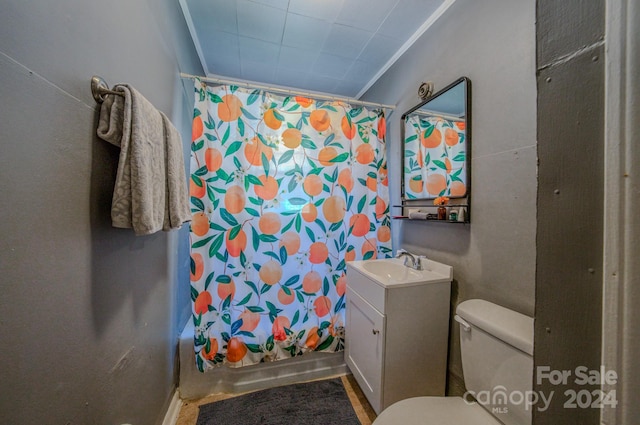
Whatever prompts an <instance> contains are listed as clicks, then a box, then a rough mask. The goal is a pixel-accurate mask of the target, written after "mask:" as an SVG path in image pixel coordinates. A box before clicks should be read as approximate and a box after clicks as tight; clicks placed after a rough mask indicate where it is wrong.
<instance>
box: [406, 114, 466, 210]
mask: <svg viewBox="0 0 640 425" xmlns="http://www.w3.org/2000/svg"><path fill="white" fill-rule="evenodd" d="M404 124H405V139H404V168H403V172H404V179H405V182H404V192H405V196H406V197H407V198H408V199H433V198H436V197H438V196H451V197H454V198H456V197H458V198H459V197H461V196H465V195H466V193H467V185H466V182H467V175H466V170H467V164H466V161H467V160H468V159H467V155H466V154H465V151H466V149H467V143H466V140H465V122H464V120H456V121H453V120H448V119H444V118H441V117H439V116H435V115H434V116H427V117H424V116H420V115H408V116H407V117H406V118H405V123H404Z"/></svg>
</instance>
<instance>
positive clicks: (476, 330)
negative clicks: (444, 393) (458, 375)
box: [455, 300, 535, 425]
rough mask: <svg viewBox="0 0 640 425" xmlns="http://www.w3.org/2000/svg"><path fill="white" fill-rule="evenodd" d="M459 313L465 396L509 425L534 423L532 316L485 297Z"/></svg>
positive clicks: (466, 303) (469, 302) (464, 305)
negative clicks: (532, 411)
mask: <svg viewBox="0 0 640 425" xmlns="http://www.w3.org/2000/svg"><path fill="white" fill-rule="evenodd" d="M456 313H457V314H456V317H455V320H456V321H457V322H459V323H460V347H461V352H462V370H463V374H464V382H465V386H466V388H467V393H465V397H464V398H465V400H468V401H469V402H472V401H473V399H475V400H477V402H478V403H480V404H482V405H483V407H485V408H486V409H487V410H488V411H489V413H491V414H492V415H494V416H495V417H496V418H497V419H498V420H500V421H501V422H502V423H504V424H505V425H529V424H531V410H532V409H533V408H535V406H532V405H531V403H530V402H531V401H532V400H533V397H534V396H533V395H532V392H531V390H532V386H533V318H531V317H528V316H525V315H524V314H521V313H517V312H515V311H512V310H509V309H507V308H504V307H501V306H499V305H496V304H493V303H490V302H488V301H484V300H467V301H464V302H462V303H460V305H458V308H457V310H456Z"/></svg>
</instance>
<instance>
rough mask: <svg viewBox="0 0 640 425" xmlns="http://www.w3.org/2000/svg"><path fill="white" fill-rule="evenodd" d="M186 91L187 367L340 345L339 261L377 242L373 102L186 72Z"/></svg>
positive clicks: (386, 251)
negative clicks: (191, 83) (189, 106)
mask: <svg viewBox="0 0 640 425" xmlns="http://www.w3.org/2000/svg"><path fill="white" fill-rule="evenodd" d="M195 92H196V96H195V97H196V102H195V108H194V118H193V134H192V136H193V137H192V145H191V180H190V196H191V211H192V214H193V217H192V222H191V233H190V238H191V239H190V243H191V298H192V300H193V320H194V324H195V351H196V361H197V365H198V368H199V370H201V371H204V370H206V369H208V368H211V367H213V366H214V365H217V364H222V363H227V364H228V365H229V366H231V367H240V366H246V365H251V364H255V363H260V362H268V361H274V360H280V359H285V358H290V357H294V356H298V355H301V354H304V353H306V352H309V351H329V352H334V351H340V350H342V349H343V346H344V328H343V326H344V310H345V299H344V298H345V290H346V278H345V272H346V261H349V260H354V259H368V258H373V257H377V256H389V255H390V252H391V245H390V239H391V233H390V228H389V224H390V220H389V206H388V203H389V196H388V180H387V166H386V157H385V156H386V154H385V145H384V135H385V128H386V127H385V118H384V115H383V113H382V112H381V111H369V110H367V109H365V108H357V109H354V108H351V107H350V106H349V105H346V104H344V103H341V102H321V101H316V100H312V99H308V98H304V97H284V96H278V95H274V94H270V93H267V92H264V91H260V90H251V89H242V88H238V87H236V86H217V87H207V86H206V85H204V84H203V83H202V82H200V81H198V80H196V82H195Z"/></svg>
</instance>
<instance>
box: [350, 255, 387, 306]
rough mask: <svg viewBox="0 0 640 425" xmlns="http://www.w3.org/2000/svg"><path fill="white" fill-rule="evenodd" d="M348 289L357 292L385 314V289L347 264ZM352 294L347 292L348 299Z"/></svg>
mask: <svg viewBox="0 0 640 425" xmlns="http://www.w3.org/2000/svg"><path fill="white" fill-rule="evenodd" d="M347 287H348V288H349V289H350V290H352V291H351V292H353V291H355V292H357V293H358V294H359V295H360V296H361V297H362V298H364V300H365V301H367V302H368V303H369V304H371V305H372V306H373V307H375V309H376V310H378V311H379V312H380V313H382V314H384V313H385V289H384V288H383V287H382V286H380V285H376V284H375V283H373V282H372V281H371V280H369V278H368V277H365V276H363V275H362V274H361V273H360V272H359V271H358V270H357V269H355V268H353V267H351V266H350V265H349V264H347ZM349 296H350V294H349V291H347V299H348V298H349Z"/></svg>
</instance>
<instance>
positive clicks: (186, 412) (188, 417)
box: [176, 375, 376, 425]
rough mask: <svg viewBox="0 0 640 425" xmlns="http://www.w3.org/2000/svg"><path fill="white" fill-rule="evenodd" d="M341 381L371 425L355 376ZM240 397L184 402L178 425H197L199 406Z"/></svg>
mask: <svg viewBox="0 0 640 425" xmlns="http://www.w3.org/2000/svg"><path fill="white" fill-rule="evenodd" d="M340 379H342V383H343V384H344V388H345V389H346V390H347V395H348V396H349V399H350V400H351V404H352V405H353V410H355V412H356V415H357V416H358V419H359V420H360V423H361V424H362V425H371V423H372V422H373V420H374V419H375V418H376V414H375V412H374V411H373V409H372V408H371V405H370V404H369V402H368V401H367V399H366V398H365V396H364V394H363V393H362V391H361V390H360V387H358V384H357V383H356V380H355V379H354V377H353V375H344V376H341V377H340ZM238 395H242V394H213V395H210V396H207V397H204V398H201V399H197V400H187V401H184V402H182V407H181V409H180V415H179V416H178V421H177V422H176V425H195V424H196V421H197V419H198V406H200V405H201V404H207V403H212V402H214V401H219V400H224V399H227V398H231V397H235V396H238Z"/></svg>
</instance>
